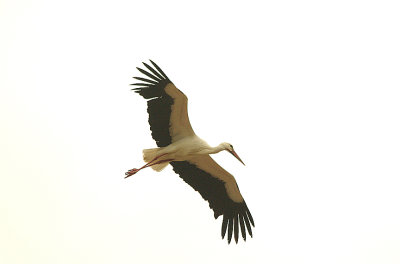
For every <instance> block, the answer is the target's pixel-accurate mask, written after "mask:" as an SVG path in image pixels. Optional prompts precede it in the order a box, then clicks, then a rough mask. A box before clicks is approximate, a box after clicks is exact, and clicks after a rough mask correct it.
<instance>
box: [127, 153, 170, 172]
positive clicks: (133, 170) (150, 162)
mask: <svg viewBox="0 0 400 264" xmlns="http://www.w3.org/2000/svg"><path fill="white" fill-rule="evenodd" d="M165 155H167V153H165V154H162V155H160V156H157V157H155V158H154V159H152V160H151V161H149V162H147V163H146V164H144V165H143V166H142V167H141V168H139V169H131V170H128V171H127V172H125V175H126V176H125V178H128V177H129V176H132V175H134V174H136V173H137V172H138V171H140V170H141V169H145V168H147V167H149V166H153V165H155V164H159V163H155V164H152V162H154V161H155V160H157V159H159V158H161V157H162V156H165Z"/></svg>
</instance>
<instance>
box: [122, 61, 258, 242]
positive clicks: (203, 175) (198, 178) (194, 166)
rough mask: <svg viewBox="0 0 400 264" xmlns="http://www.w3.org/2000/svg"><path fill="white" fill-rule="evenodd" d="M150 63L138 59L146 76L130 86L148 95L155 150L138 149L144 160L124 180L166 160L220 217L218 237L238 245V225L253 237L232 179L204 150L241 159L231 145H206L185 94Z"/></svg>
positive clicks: (158, 168)
mask: <svg viewBox="0 0 400 264" xmlns="http://www.w3.org/2000/svg"><path fill="white" fill-rule="evenodd" d="M150 62H151V63H152V65H153V66H154V68H153V67H151V66H150V65H148V64H146V63H143V64H144V66H145V67H146V68H147V69H148V70H149V72H148V71H145V70H143V69H141V68H137V69H138V70H139V71H140V72H141V73H143V74H144V75H146V76H147V77H149V78H150V79H147V78H141V77H134V78H135V79H137V80H139V81H142V82H141V83H134V84H132V85H136V86H139V87H138V88H134V89H132V90H134V91H135V92H137V93H139V94H140V95H141V96H143V97H144V98H145V99H149V100H148V101H147V112H148V113H149V124H150V128H151V131H152V133H151V135H152V137H153V139H154V140H155V141H156V143H157V146H158V148H153V149H145V150H143V159H144V161H145V162H146V164H145V165H144V166H143V167H141V168H139V169H132V170H129V171H128V172H126V173H125V175H126V177H125V178H127V177H129V176H132V175H133V174H135V173H137V172H138V171H139V170H141V169H144V168H146V167H151V168H153V169H154V170H156V171H161V170H162V169H163V168H165V167H166V166H167V165H168V164H171V165H172V167H173V169H174V171H175V172H176V173H177V174H179V176H180V177H181V178H182V179H183V180H184V181H185V182H186V183H187V184H189V185H190V186H192V188H193V189H195V190H196V191H198V192H199V193H200V194H201V196H202V197H203V198H204V199H205V200H207V201H208V202H209V205H210V208H211V209H213V210H214V217H215V219H217V218H218V217H219V216H220V215H223V216H224V217H223V221H222V228H221V236H222V238H224V237H225V234H226V231H227V230H228V236H227V238H228V243H230V242H231V239H232V233H234V235H235V241H236V243H237V242H238V237H239V224H240V230H241V233H242V237H243V239H244V240H246V229H247V231H248V232H249V234H250V236H253V234H252V231H251V225H253V227H254V221H253V217H252V216H251V214H250V211H249V209H248V207H247V205H246V203H245V201H244V199H243V197H242V195H241V194H240V191H239V188H238V186H237V184H236V181H235V178H234V177H233V176H232V175H231V174H230V173H229V172H227V171H226V170H224V169H223V168H222V167H221V166H219V165H218V164H217V163H216V162H215V161H214V160H213V159H212V158H211V157H210V155H209V154H214V153H218V152H220V151H223V150H227V151H228V152H230V153H231V154H232V155H233V156H235V157H236V158H237V159H238V160H239V161H240V162H242V163H243V161H242V160H241V159H240V158H239V156H238V155H237V154H236V152H235V151H234V150H233V147H232V145H231V144H229V143H221V144H219V145H218V146H216V147H210V146H209V145H208V144H207V143H206V142H205V141H203V140H202V139H200V138H199V137H198V136H197V135H196V134H195V133H194V131H193V129H192V126H191V125H190V122H189V117H188V113H187V97H186V96H185V94H183V93H182V92H181V91H180V90H178V89H177V88H176V87H175V85H174V84H173V83H172V82H171V81H170V80H169V78H168V77H167V75H165V73H164V72H163V71H162V70H161V69H160V67H158V66H157V64H155V63H154V62H153V61H151V60H150ZM243 164H244V163H243ZM250 223H251V225H250Z"/></svg>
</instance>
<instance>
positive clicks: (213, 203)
mask: <svg viewBox="0 0 400 264" xmlns="http://www.w3.org/2000/svg"><path fill="white" fill-rule="evenodd" d="M170 164H171V165H172V167H173V168H174V171H175V172H176V173H178V174H179V176H180V177H181V178H182V179H183V180H184V181H185V182H186V183H187V184H189V185H190V186H192V188H193V189H195V190H196V191H198V192H199V193H200V194H201V196H202V197H203V199H204V200H206V201H208V203H209V205H210V208H211V209H213V210H214V217H215V219H217V218H218V217H219V216H220V215H223V216H224V217H223V220H222V227H221V236H222V238H224V237H225V234H226V231H228V236H227V239H228V243H230V242H231V239H232V233H233V232H234V236H235V241H236V243H237V242H238V237H239V224H240V230H241V233H242V237H243V239H244V240H246V229H247V231H248V232H249V234H250V236H251V237H252V236H253V233H252V230H251V225H253V227H254V220H253V217H252V216H251V213H250V211H249V209H248V207H247V205H246V202H245V201H244V200H243V202H239V203H237V202H234V201H233V200H231V199H230V198H229V196H228V194H227V191H226V189H225V183H224V182H223V181H221V180H219V179H218V178H215V177H213V176H212V175H210V174H209V173H207V172H205V171H203V170H201V169H199V168H198V167H197V166H196V165H194V164H192V163H190V162H188V161H173V162H170ZM250 223H251V225H250Z"/></svg>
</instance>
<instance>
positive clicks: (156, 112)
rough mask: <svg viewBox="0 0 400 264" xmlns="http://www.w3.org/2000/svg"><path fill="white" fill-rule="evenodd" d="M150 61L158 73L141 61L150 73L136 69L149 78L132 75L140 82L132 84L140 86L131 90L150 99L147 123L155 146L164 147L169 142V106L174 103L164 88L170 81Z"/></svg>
mask: <svg viewBox="0 0 400 264" xmlns="http://www.w3.org/2000/svg"><path fill="white" fill-rule="evenodd" d="M150 62H151V63H152V64H153V66H154V67H155V68H156V69H157V70H159V72H160V73H158V72H157V71H156V70H155V69H154V68H152V67H151V66H149V65H147V64H145V63H143V64H144V65H145V66H146V68H147V69H149V70H150V71H151V73H149V72H147V71H145V70H143V69H140V68H138V70H139V71H140V72H141V73H143V74H145V75H146V76H147V77H149V78H151V79H147V78H141V77H134V78H135V79H137V80H140V81H142V82H141V83H134V84H132V85H135V86H141V87H138V88H134V89H132V90H134V91H135V92H137V93H138V94H140V95H141V96H143V97H144V98H145V99H150V100H149V101H147V112H148V113H149V124H150V129H151V131H152V133H151V135H152V137H153V139H154V140H155V141H156V143H157V146H159V147H166V146H168V145H169V144H171V136H170V133H169V120H170V117H171V106H172V104H173V103H174V100H173V98H172V97H171V96H169V95H168V94H167V93H166V92H165V90H164V88H165V87H166V86H167V85H168V84H169V83H172V82H171V81H170V80H169V78H168V77H167V76H166V75H165V73H164V72H162V71H161V69H160V67H158V66H157V64H155V63H154V62H153V61H151V60H150Z"/></svg>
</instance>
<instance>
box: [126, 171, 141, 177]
mask: <svg viewBox="0 0 400 264" xmlns="http://www.w3.org/2000/svg"><path fill="white" fill-rule="evenodd" d="M138 171H139V169H131V170H128V171H127V172H125V175H126V176H125V178H128V177H129V176H132V175H134V174H136V172H138Z"/></svg>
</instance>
